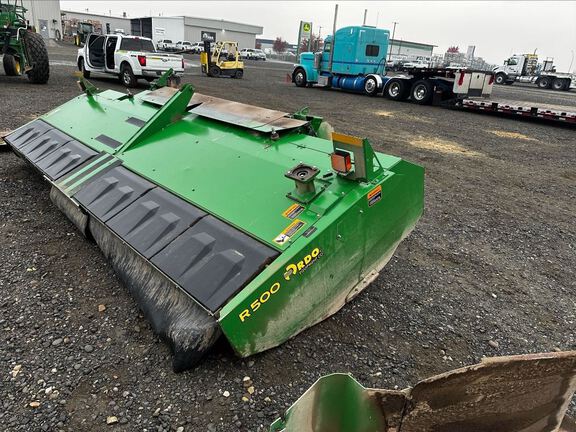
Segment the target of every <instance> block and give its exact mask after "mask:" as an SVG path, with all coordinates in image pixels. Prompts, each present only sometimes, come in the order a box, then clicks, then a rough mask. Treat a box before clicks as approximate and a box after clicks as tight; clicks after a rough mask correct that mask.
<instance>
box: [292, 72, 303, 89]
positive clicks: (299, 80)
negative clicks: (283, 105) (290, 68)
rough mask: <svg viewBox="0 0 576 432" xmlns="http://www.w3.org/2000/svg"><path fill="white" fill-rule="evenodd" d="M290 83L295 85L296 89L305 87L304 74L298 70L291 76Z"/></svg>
mask: <svg viewBox="0 0 576 432" xmlns="http://www.w3.org/2000/svg"><path fill="white" fill-rule="evenodd" d="M292 81H294V84H296V87H306V84H307V81H306V72H305V71H304V69H302V68H298V69H296V70H295V71H294V73H293V74H292Z"/></svg>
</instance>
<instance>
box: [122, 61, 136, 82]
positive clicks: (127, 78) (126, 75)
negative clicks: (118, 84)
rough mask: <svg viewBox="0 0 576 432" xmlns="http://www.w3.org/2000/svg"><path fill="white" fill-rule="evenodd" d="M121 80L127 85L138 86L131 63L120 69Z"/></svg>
mask: <svg viewBox="0 0 576 432" xmlns="http://www.w3.org/2000/svg"><path fill="white" fill-rule="evenodd" d="M120 81H122V84H124V85H125V86H126V87H136V83H137V81H138V80H137V79H136V77H135V76H134V72H132V67H131V66H130V65H129V64H124V65H123V66H122V69H121V70H120Z"/></svg>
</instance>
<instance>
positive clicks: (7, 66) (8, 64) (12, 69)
mask: <svg viewBox="0 0 576 432" xmlns="http://www.w3.org/2000/svg"><path fill="white" fill-rule="evenodd" d="M2 63H3V65H4V72H6V75H8V76H18V75H20V74H21V73H22V72H21V70H20V62H19V61H18V60H17V59H16V57H14V56H13V55H12V54H4V59H3V61H2Z"/></svg>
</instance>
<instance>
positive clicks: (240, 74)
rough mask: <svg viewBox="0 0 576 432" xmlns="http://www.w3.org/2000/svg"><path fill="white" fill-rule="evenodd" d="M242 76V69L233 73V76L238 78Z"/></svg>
mask: <svg viewBox="0 0 576 432" xmlns="http://www.w3.org/2000/svg"><path fill="white" fill-rule="evenodd" d="M243 76H244V71H243V70H242V69H240V70H237V71H236V74H234V78H238V79H240V78H242V77H243Z"/></svg>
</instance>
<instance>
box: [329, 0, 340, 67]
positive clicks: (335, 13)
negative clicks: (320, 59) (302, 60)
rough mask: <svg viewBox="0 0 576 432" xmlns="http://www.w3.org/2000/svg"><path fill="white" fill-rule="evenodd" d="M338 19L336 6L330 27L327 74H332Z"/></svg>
mask: <svg viewBox="0 0 576 432" xmlns="http://www.w3.org/2000/svg"><path fill="white" fill-rule="evenodd" d="M337 19H338V4H336V7H335V8H334V24H333V25H332V46H331V47H330V61H329V62H328V72H332V61H333V60H334V42H336V21H337Z"/></svg>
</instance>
